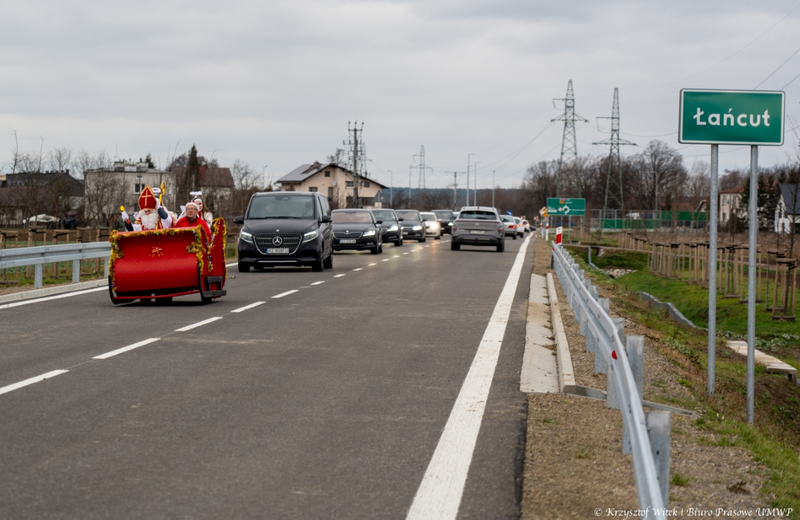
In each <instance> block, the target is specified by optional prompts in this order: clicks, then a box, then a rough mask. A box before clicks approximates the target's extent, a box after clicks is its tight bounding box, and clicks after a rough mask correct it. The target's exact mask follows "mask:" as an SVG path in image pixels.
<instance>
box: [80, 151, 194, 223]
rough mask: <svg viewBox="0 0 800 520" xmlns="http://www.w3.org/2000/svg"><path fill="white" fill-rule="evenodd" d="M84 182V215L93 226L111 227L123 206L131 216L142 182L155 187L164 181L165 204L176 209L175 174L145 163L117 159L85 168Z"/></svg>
mask: <svg viewBox="0 0 800 520" xmlns="http://www.w3.org/2000/svg"><path fill="white" fill-rule="evenodd" d="M83 182H84V186H85V195H86V204H85V210H84V215H85V218H86V220H87V221H89V222H91V223H92V224H94V225H99V226H111V227H114V226H115V224H116V220H117V219H118V218H119V213H120V211H119V207H120V206H125V209H126V211H128V213H129V214H130V215H131V216H132V215H133V212H134V211H137V210H138V209H139V208H138V207H137V201H138V200H139V194H140V193H141V192H142V190H143V189H144V187H145V185H149V186H151V187H154V188H157V187H159V186H160V185H161V183H162V182H164V183H165V184H166V187H167V192H166V194H165V196H164V199H163V203H164V206H166V207H167V208H168V209H170V210H174V209H175V173H174V172H168V171H164V170H159V169H157V168H150V167H148V166H147V164H146V163H137V164H129V163H126V162H122V161H118V162H115V163H114V164H113V165H112V167H111V168H97V169H94V170H86V171H85V172H83ZM179 211H180V210H179Z"/></svg>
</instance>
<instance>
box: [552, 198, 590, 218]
mask: <svg viewBox="0 0 800 520" xmlns="http://www.w3.org/2000/svg"><path fill="white" fill-rule="evenodd" d="M547 215H548V216H550V217H554V216H567V217H582V216H584V215H586V199H560V198H557V197H548V198H547Z"/></svg>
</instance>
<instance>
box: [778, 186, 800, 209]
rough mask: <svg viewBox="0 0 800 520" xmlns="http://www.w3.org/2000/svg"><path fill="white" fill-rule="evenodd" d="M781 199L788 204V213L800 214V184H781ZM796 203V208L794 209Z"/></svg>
mask: <svg viewBox="0 0 800 520" xmlns="http://www.w3.org/2000/svg"><path fill="white" fill-rule="evenodd" d="M780 188H781V197H783V203H784V204H786V212H787V213H789V214H790V215H797V214H800V184H786V183H784V184H781V185H780ZM792 203H794V208H792Z"/></svg>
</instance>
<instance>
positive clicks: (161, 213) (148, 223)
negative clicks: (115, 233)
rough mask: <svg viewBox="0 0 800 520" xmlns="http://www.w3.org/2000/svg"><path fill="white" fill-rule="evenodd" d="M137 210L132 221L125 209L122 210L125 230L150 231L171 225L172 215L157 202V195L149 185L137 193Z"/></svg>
mask: <svg viewBox="0 0 800 520" xmlns="http://www.w3.org/2000/svg"><path fill="white" fill-rule="evenodd" d="M159 191H160V190H159ZM139 210H140V211H139V212H138V213H136V214H134V219H135V220H134V222H133V223H131V221H130V218H129V217H128V214H127V213H126V212H125V211H123V212H122V220H123V221H124V222H125V230H126V231H150V230H154V229H165V228H169V227H172V224H173V220H172V217H171V216H170V214H169V213H168V212H167V209H166V208H165V207H163V206H162V205H161V204H160V203H159V202H158V197H157V195H156V193H155V192H154V191H153V188H151V187H150V186H145V187H144V189H143V190H142V193H141V195H139Z"/></svg>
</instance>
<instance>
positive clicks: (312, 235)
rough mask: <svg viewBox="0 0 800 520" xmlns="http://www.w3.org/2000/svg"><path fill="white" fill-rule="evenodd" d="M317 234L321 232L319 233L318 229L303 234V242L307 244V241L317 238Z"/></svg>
mask: <svg viewBox="0 0 800 520" xmlns="http://www.w3.org/2000/svg"><path fill="white" fill-rule="evenodd" d="M317 236H319V233H317V231H316V230H314V231H309V232H308V233H306V234H304V235H303V243H304V244H305V243H306V242H310V241H312V240H314V239H315V238H317Z"/></svg>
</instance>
